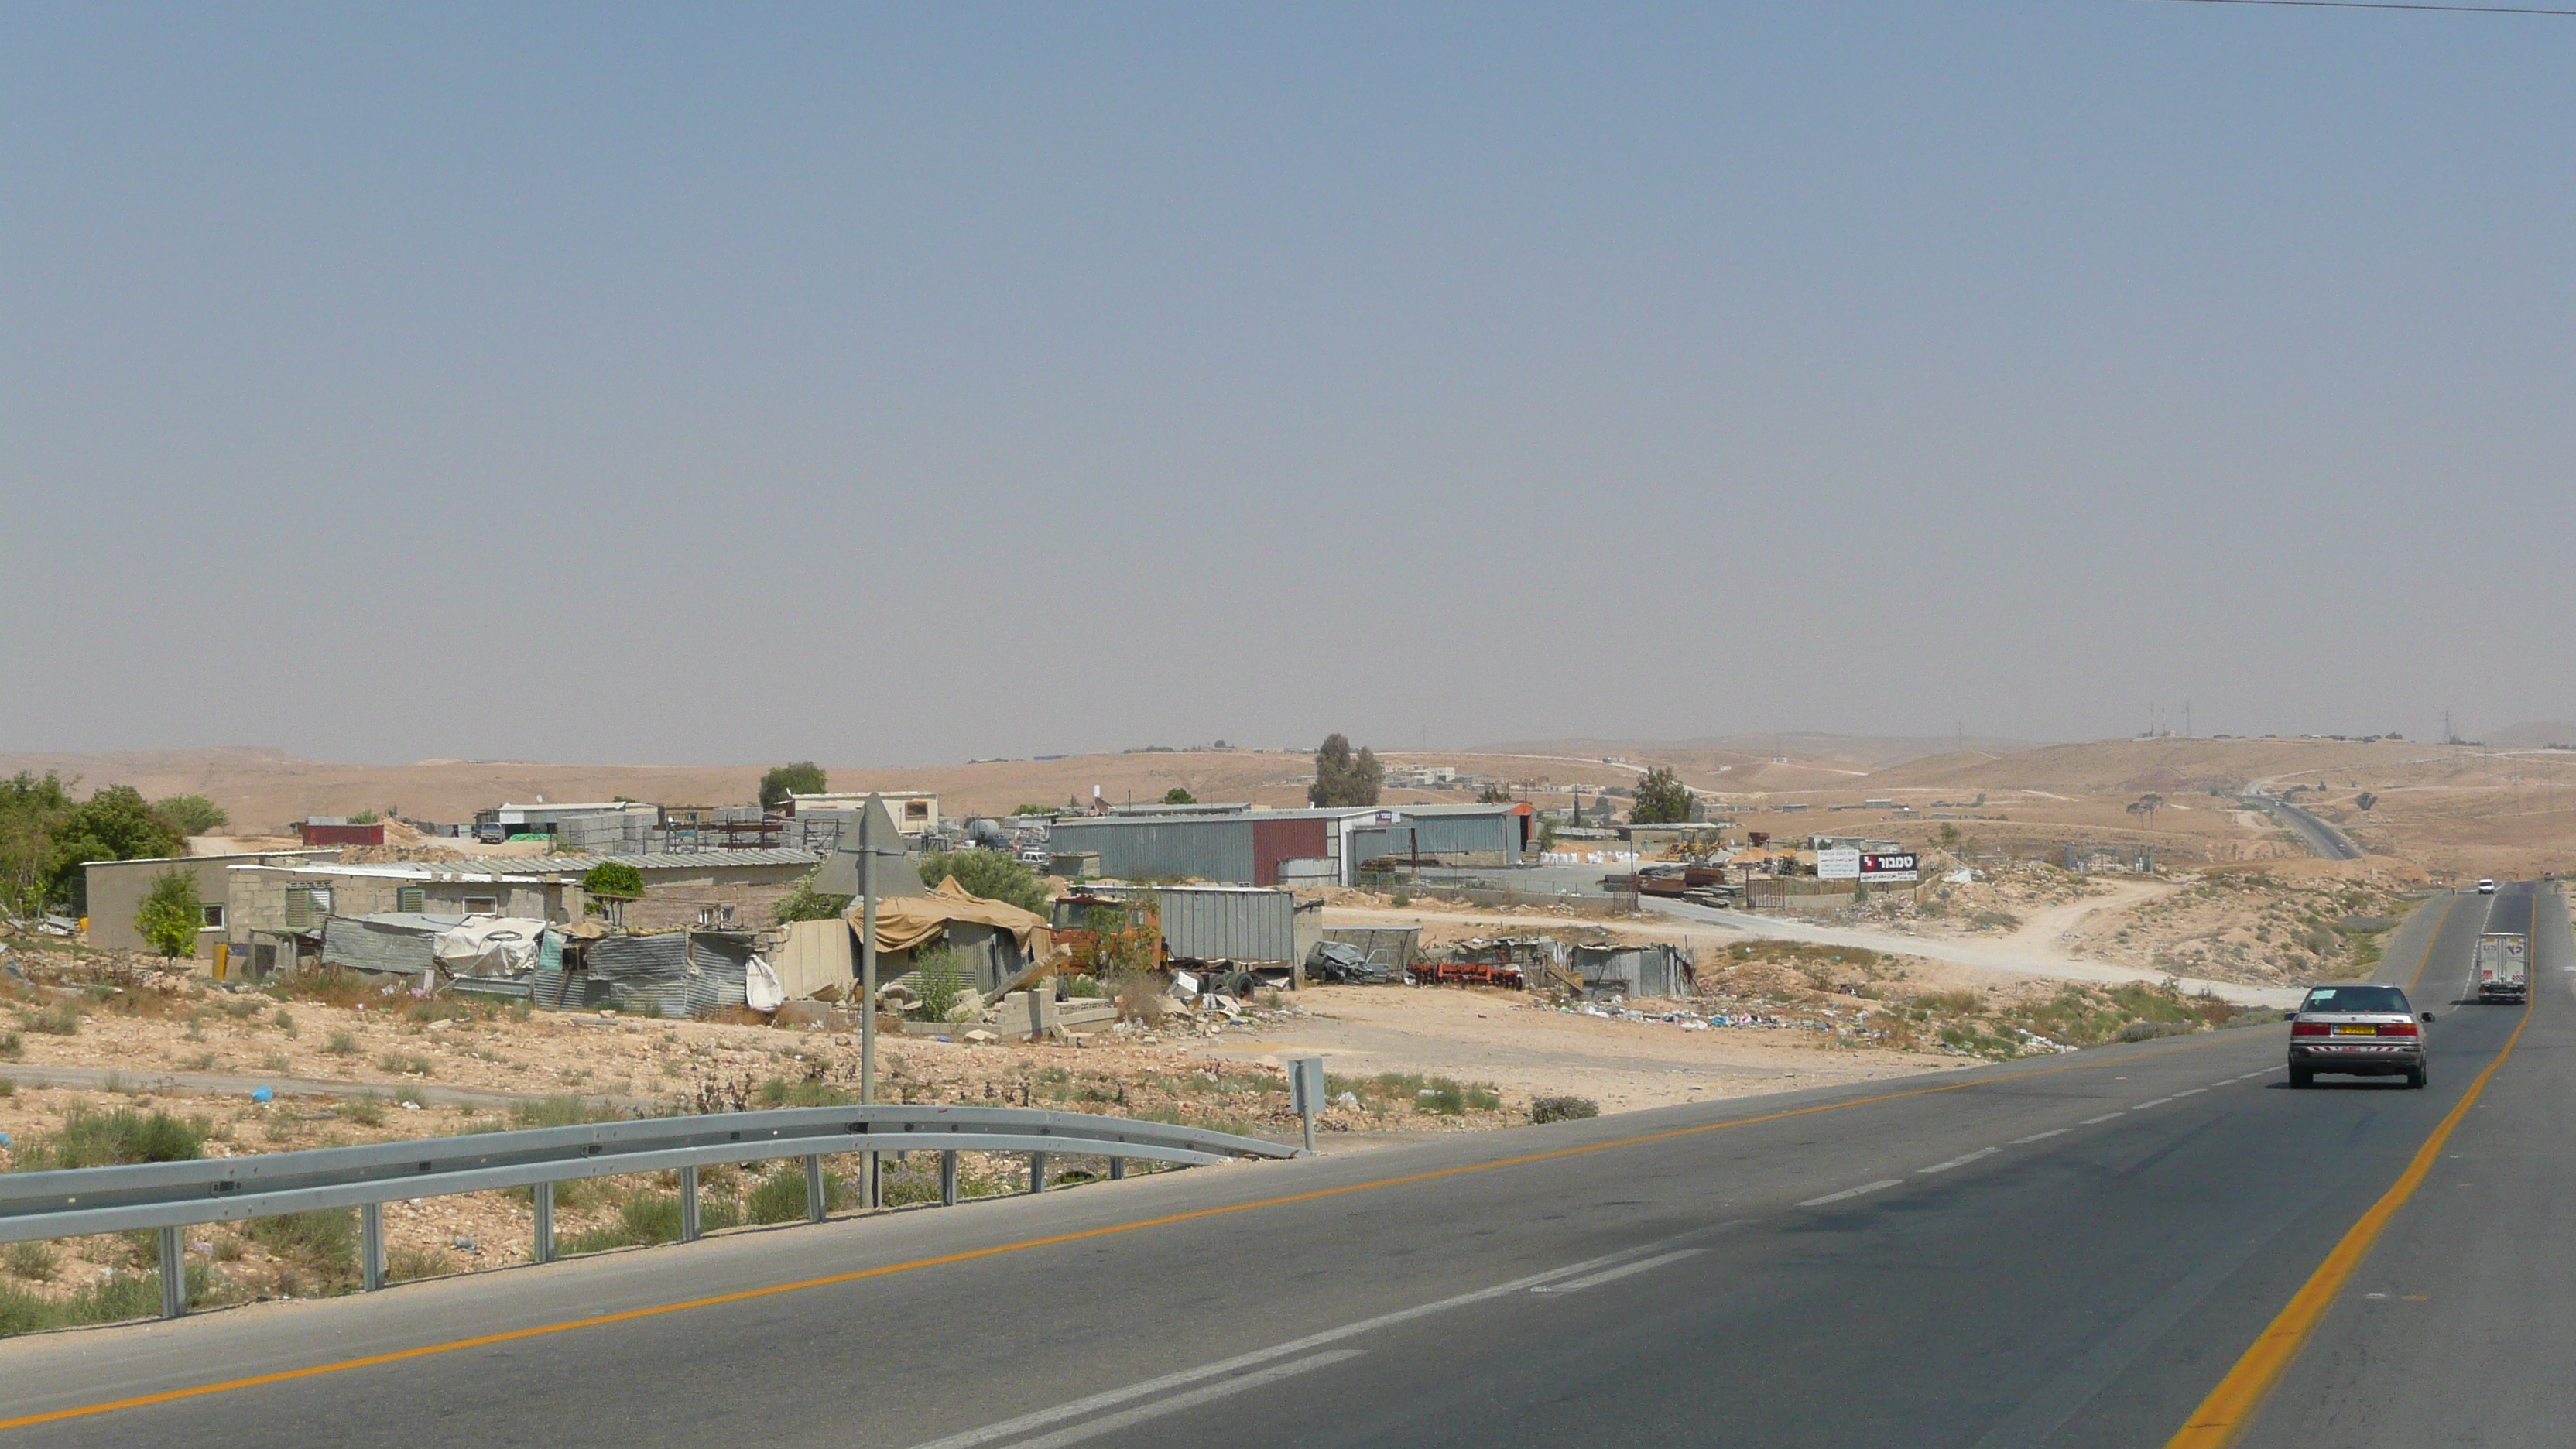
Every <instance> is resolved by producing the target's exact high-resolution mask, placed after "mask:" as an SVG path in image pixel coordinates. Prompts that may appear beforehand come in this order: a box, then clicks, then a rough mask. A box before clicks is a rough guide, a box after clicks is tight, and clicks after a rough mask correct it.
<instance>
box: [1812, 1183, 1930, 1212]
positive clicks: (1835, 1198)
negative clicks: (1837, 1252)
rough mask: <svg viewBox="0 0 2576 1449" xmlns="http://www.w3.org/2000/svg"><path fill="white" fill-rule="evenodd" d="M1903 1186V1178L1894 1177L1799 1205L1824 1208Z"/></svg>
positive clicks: (1849, 1188) (1832, 1193)
mask: <svg viewBox="0 0 2576 1449" xmlns="http://www.w3.org/2000/svg"><path fill="white" fill-rule="evenodd" d="M1903 1185H1904V1182H1903V1179H1901V1178H1894V1177H1891V1178H1887V1179H1885V1180H1884V1181H1880V1182H1864V1183H1862V1184H1861V1185H1860V1186H1858V1187H1847V1188H1844V1189H1843V1190H1842V1191H1840V1192H1829V1193H1826V1194H1825V1195H1824V1196H1823V1197H1811V1198H1809V1199H1807V1200H1806V1201H1805V1202H1802V1203H1800V1204H1798V1206H1800V1207H1823V1206H1824V1205H1825V1204H1827V1203H1829V1202H1841V1201H1843V1200H1844V1199H1846V1198H1855V1197H1858V1196H1860V1195H1861V1194H1862V1193H1865V1192H1876V1191H1878V1190H1879V1189H1880V1188H1885V1187H1901V1186H1903Z"/></svg>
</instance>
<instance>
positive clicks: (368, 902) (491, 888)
mask: <svg viewBox="0 0 2576 1449" xmlns="http://www.w3.org/2000/svg"><path fill="white" fill-rule="evenodd" d="M304 886H319V887H323V888H326V889H328V890H329V891H330V892H331V912H330V913H331V914H333V915H338V916H373V915H380V914H383V913H384V912H387V911H398V910H402V909H405V907H404V906H403V905H402V904H401V898H400V894H399V893H400V892H401V891H402V890H403V889H405V888H407V887H418V888H419V890H420V893H421V903H420V905H419V906H418V907H416V909H418V910H421V911H425V912H427V913H428V914H430V915H434V916H448V915H464V914H467V913H468V911H469V910H470V909H473V907H469V905H468V902H469V901H471V902H477V903H479V902H480V901H481V900H483V899H485V898H489V899H490V900H492V901H493V903H494V905H493V913H494V914H496V915H503V916H524V917H527V918H529V919H532V920H540V921H547V922H550V923H552V924H555V925H566V924H569V923H570V922H571V920H572V917H571V915H570V914H569V913H568V909H567V897H569V898H570V906H571V907H574V908H577V907H578V905H579V903H580V897H579V891H578V889H577V888H572V887H566V886H562V885H557V884H555V883H553V882H548V881H539V882H510V881H500V882H492V881H461V880H406V879H403V878H401V877H399V876H381V875H361V876H335V875H329V874H326V873H323V872H319V871H307V870H297V869H294V868H292V867H273V868H263V867H237V868H233V869H230V870H228V871H227V872H226V894H227V906H228V909H227V912H226V915H227V917H228V919H227V920H226V922H225V926H226V930H227V931H228V933H229V934H230V937H231V939H233V940H234V941H246V940H248V939H249V934H250V933H252V932H267V933H272V934H275V933H282V932H285V931H288V930H304V929H310V930H317V931H318V930H320V929H321V921H320V920H319V919H318V918H317V919H315V920H314V921H312V922H311V924H310V925H309V926H290V925H289V923H288V912H287V899H286V897H287V892H288V891H289V890H290V889H291V888H295V887H304Z"/></svg>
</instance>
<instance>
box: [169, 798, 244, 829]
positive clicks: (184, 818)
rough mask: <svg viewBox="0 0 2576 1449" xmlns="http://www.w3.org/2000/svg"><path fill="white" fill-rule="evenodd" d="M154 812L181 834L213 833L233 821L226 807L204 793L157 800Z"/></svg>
mask: <svg viewBox="0 0 2576 1449" xmlns="http://www.w3.org/2000/svg"><path fill="white" fill-rule="evenodd" d="M152 813H153V814H155V815H158V816H160V817H161V823H162V824H164V825H167V826H169V827H170V829H172V830H173V831H176V832H177V833H179V834H181V835H212V834H213V833H215V832H216V831H218V830H221V829H223V828H224V827H225V826H227V825H230V824H232V823H233V817H232V816H231V815H230V814H229V813H227V812H226V811H225V809H224V807H222V806H221V805H218V804H216V803H215V802H214V801H212V800H209V799H207V798H206V797H205V796H203V795H172V796H169V797H167V798H165V799H160V800H155V801H153V802H152Z"/></svg>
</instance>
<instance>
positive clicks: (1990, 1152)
mask: <svg viewBox="0 0 2576 1449" xmlns="http://www.w3.org/2000/svg"><path fill="white" fill-rule="evenodd" d="M2001 1151H2003V1149H2002V1148H2000V1147H1980V1148H1978V1149H1977V1150H1976V1151H1974V1152H1971V1153H1968V1154H1967V1155H1966V1156H1964V1157H1953V1158H1951V1159H1950V1160H1949V1161H1947V1162H1936V1163H1933V1164H1932V1165H1931V1166H1930V1167H1918V1168H1916V1169H1914V1170H1915V1171H1916V1172H1917V1173H1925V1172H1948V1171H1949V1170H1950V1169H1951V1168H1954V1167H1965V1166H1967V1165H1968V1164H1969V1163H1971V1162H1974V1161H1976V1160H1977V1159H1978V1158H1980V1157H1992V1156H1994V1155H1995V1154H1996V1153H1998V1152H2001Z"/></svg>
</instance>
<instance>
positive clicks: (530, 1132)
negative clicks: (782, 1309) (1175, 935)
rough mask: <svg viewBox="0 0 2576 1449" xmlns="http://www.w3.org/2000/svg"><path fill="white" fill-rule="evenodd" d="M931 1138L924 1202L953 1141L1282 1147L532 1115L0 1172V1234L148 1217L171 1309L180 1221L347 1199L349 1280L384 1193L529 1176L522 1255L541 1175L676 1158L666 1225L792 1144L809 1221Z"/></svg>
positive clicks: (1285, 1150) (819, 1123)
mask: <svg viewBox="0 0 2576 1449" xmlns="http://www.w3.org/2000/svg"><path fill="white" fill-rule="evenodd" d="M924 1150H935V1151H937V1152H938V1153H939V1154H940V1170H939V1187H940V1201H942V1202H943V1203H952V1204H953V1203H955V1202H956V1201H957V1154H958V1152H960V1151H961V1150H962V1151H973V1152H1024V1153H1027V1154H1028V1156H1029V1190H1030V1191H1031V1192H1043V1191H1045V1190H1046V1171H1047V1158H1048V1157H1049V1156H1050V1155H1051V1154H1053V1155H1067V1156H1085V1157H1106V1158H1108V1159H1109V1175H1110V1176H1111V1177H1112V1178H1118V1177H1123V1176H1125V1175H1126V1164H1127V1162H1128V1161H1129V1160H1131V1159H1143V1160H1147V1161H1155V1162H1168V1163H1175V1164H1178V1165H1181V1166H1201V1165H1205V1164H1209V1163H1215V1162H1222V1161H1224V1160H1226V1159H1227V1158H1229V1157H1260V1158H1283V1157H1293V1156H1296V1155H1297V1151H1296V1149H1295V1148H1292V1147H1287V1146H1283V1145H1281V1144H1279V1143H1276V1142H1264V1141H1261V1140H1260V1139H1258V1138H1251V1137H1236V1136H1231V1135H1229V1134H1227V1133H1223V1132H1211V1131H1209V1130H1207V1129H1205V1128H1200V1127H1177V1126H1171V1125H1168V1124H1165V1123H1160V1122H1138V1121H1133V1120H1131V1119H1128V1118H1124V1117H1098V1116H1092V1115H1090V1114H1087V1113H1081V1112H1048V1111H1036V1110H1030V1109H1027V1108H1016V1107H948V1106H896V1105H890V1104H889V1105H873V1106H865V1107H858V1106H851V1107H797V1108H787V1109H783V1110H779V1111H771V1112H725V1113H712V1114H708V1115H703V1116H691V1117H661V1118H654V1119H651V1120H647V1121H637V1122H601V1123H592V1124H588V1125H584V1126H578V1127H537V1128H530V1129H527V1130H524V1131H517V1132H486V1133H479V1134H472V1135H468V1136H463V1137H432V1138H422V1139H416V1140H413V1141H408V1142H379V1143H371V1144H369V1145H366V1146H363V1147H325V1148H318V1149H314V1150H311V1151H305V1152H273V1153H262V1154H257V1155H253V1156H247V1157H227V1158H216V1159H211V1160H199V1161H190V1162H154V1163H144V1164H140V1165H136V1166H129V1167H89V1168H77V1169H71V1170H65V1171H53V1172H21V1173H6V1174H0V1243H14V1242H25V1241H29V1240H32V1239H41V1238H68V1237H77V1236H81V1235H84V1234H89V1233H116V1232H133V1231H136V1230H143V1229H156V1228H157V1229H159V1230H160V1235H161V1244H160V1247H161V1254H160V1256H161V1315H162V1316H163V1317H164V1318H176V1317H178V1316H180V1315H181V1314H182V1313H184V1312H186V1311H187V1272H186V1267H185V1262H184V1259H183V1256H182V1253H181V1248H182V1243H181V1233H180V1229H181V1228H183V1227H186V1226H188V1225H190V1224H193V1223H215V1222H235V1221H239V1220H242V1219H246V1218H259V1217H273V1216H276V1215H278V1214H281V1213H292V1212H307V1211H311V1210H313V1209H317V1208H346V1207H355V1208H357V1209H359V1211H360V1221H359V1227H360V1232H359V1239H360V1258H361V1281H362V1282H363V1283H364V1285H365V1286H366V1287H367V1288H368V1289H370V1290H373V1289H377V1288H381V1287H383V1286H384V1281H385V1254H384V1220H383V1205H384V1204H385V1203H388V1202H392V1201H396V1200H398V1199H407V1198H416V1197H440V1196H445V1195H448V1194H451V1193H466V1192H489V1191H492V1190H495V1189H499V1188H512V1187H526V1188H531V1189H533V1197H534V1206H535V1210H536V1251H535V1254H534V1256H535V1258H536V1261H538V1262H540V1263H544V1262H551V1261H553V1259H554V1256H555V1253H554V1184H556V1183H558V1182H567V1181H574V1180H578V1179H582V1178H591V1177H616V1176H622V1175H625V1174H628V1173H643V1172H669V1171H677V1172H678V1173H679V1175H680V1239H681V1241H683V1242H690V1241H694V1240H696V1238H697V1237H698V1170H699V1169H700V1168H702V1167H710V1166H715V1165H718V1164H722V1163H736V1162H757V1161H762V1160H765V1159H775V1158H786V1157H802V1158H804V1159H805V1204H806V1216H807V1217H808V1218H809V1219H810V1220H812V1221H814V1222H821V1221H822V1220H823V1217H824V1208H825V1202H826V1196H825V1192H824V1182H823V1158H824V1156H825V1155H827V1154H838V1153H845V1152H888V1151H924Z"/></svg>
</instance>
